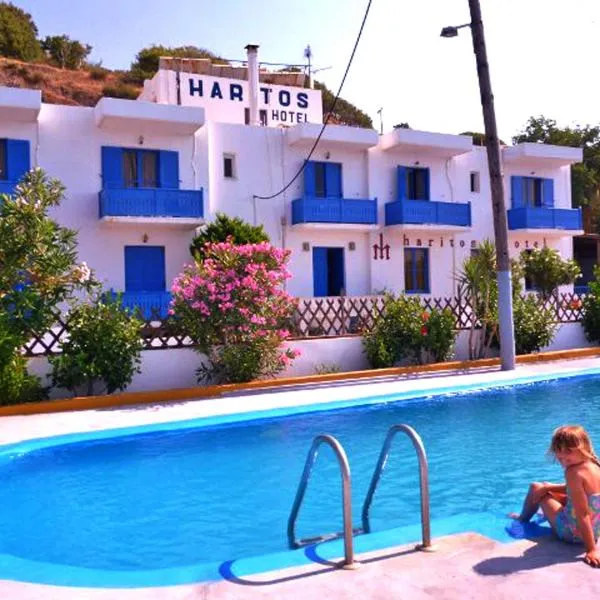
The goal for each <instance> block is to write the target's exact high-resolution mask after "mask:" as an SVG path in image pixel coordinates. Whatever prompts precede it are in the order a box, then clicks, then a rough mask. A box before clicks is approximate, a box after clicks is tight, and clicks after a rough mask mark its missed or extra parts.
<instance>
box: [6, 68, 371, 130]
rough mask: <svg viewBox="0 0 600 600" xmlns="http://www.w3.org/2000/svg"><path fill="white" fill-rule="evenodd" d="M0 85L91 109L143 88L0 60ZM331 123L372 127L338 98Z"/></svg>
mask: <svg viewBox="0 0 600 600" xmlns="http://www.w3.org/2000/svg"><path fill="white" fill-rule="evenodd" d="M0 85H4V86H9V87H18V88H30V89H41V90H42V101H43V102H46V103H48V104H67V105H71V106H94V105H95V104H96V102H98V100H99V99H100V98H102V97H103V96H109V97H113V98H131V99H134V98H136V97H137V95H138V94H139V93H140V92H141V90H142V86H141V85H139V84H138V83H137V81H136V80H135V78H133V77H132V76H131V74H130V73H129V72H127V71H110V70H108V69H103V68H101V67H87V68H82V69H77V70H74V69H59V68H58V67H53V66H51V65H48V64H43V63H31V62H22V61H19V60H14V59H10V58H2V57H0ZM315 87H317V88H318V89H321V90H322V92H323V112H324V115H325V114H327V111H328V110H329V108H330V107H331V105H332V104H333V98H334V97H333V94H332V93H331V92H330V91H329V90H328V89H327V88H326V87H325V86H324V85H322V84H320V83H318V82H315ZM330 123H333V124H335V123H340V124H344V125H351V126H355V127H372V126H373V124H372V122H371V119H370V118H369V117H368V115H366V114H365V113H364V112H362V111H361V110H359V109H358V108H356V107H355V106H354V105H352V104H351V103H350V102H347V101H346V100H343V99H342V98H340V99H339V100H338V103H337V106H336V111H335V114H334V115H333V117H332V119H331V120H330Z"/></svg>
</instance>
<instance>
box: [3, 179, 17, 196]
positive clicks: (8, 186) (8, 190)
mask: <svg viewBox="0 0 600 600" xmlns="http://www.w3.org/2000/svg"><path fill="white" fill-rule="evenodd" d="M16 185H17V182H16V181H0V194H12V193H13V192H14V191H15V186H16Z"/></svg>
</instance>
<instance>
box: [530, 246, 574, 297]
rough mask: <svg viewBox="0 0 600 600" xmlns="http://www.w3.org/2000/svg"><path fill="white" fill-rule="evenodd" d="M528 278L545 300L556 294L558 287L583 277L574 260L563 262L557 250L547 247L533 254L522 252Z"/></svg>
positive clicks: (536, 250) (533, 251)
mask: <svg viewBox="0 0 600 600" xmlns="http://www.w3.org/2000/svg"><path fill="white" fill-rule="evenodd" d="M519 260H520V262H521V265H522V267H523V272H524V275H525V276H526V277H528V278H529V279H531V283H532V285H533V287H534V288H536V290H537V291H539V293H540V294H541V296H542V297H543V298H544V299H547V298H549V297H550V296H551V295H552V294H554V292H556V290H557V288H558V286H560V285H568V284H570V283H573V282H574V281H575V280H576V279H577V278H578V277H580V276H581V269H580V268H579V265H578V264H577V263H576V262H575V261H574V260H563V259H562V258H561V256H560V254H559V252H558V251H557V250H554V249H553V248H548V247H547V246H545V247H544V248H541V249H535V250H532V251H531V252H521V256H520V258H519Z"/></svg>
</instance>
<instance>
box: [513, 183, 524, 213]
mask: <svg viewBox="0 0 600 600" xmlns="http://www.w3.org/2000/svg"><path fill="white" fill-rule="evenodd" d="M510 192H511V198H512V207H513V208H521V207H522V206H524V203H523V177H519V176H517V175H513V176H512V177H511V178H510Z"/></svg>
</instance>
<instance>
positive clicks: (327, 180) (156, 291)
mask: <svg viewBox="0 0 600 600" xmlns="http://www.w3.org/2000/svg"><path fill="white" fill-rule="evenodd" d="M248 48H249V51H248V58H249V60H248V65H249V67H248V69H246V68H245V67H244V68H234V67H229V66H227V67H217V66H211V65H210V63H209V62H208V61H204V60H182V59H180V60H175V59H164V60H161V69H160V70H159V72H158V73H157V74H156V75H155V76H154V78H153V79H152V80H150V81H147V82H146V84H145V86H144V91H143V93H142V94H141V96H140V98H139V99H138V100H121V99H112V98H103V99H101V100H100V101H99V102H98V104H97V105H96V106H95V107H93V108H92V107H75V106H60V105H53V104H44V103H42V102H41V93H40V92H39V91H36V90H24V89H15V88H0V139H1V140H2V141H1V142H0V191H2V192H8V193H10V191H11V189H12V188H13V186H14V184H15V183H16V181H18V179H19V178H20V177H21V175H22V174H23V173H24V172H25V171H26V170H28V169H29V168H31V167H38V166H39V167H41V168H43V169H44V170H45V171H47V172H48V174H49V175H51V176H52V177H57V178H59V179H60V180H61V181H62V182H63V183H64V185H65V186H66V188H67V192H66V197H65V199H64V201H63V203H62V204H61V206H60V207H59V208H57V209H56V211H55V213H54V214H53V216H54V217H55V218H56V219H57V220H58V221H59V222H60V223H62V224H63V225H66V226H68V227H72V228H75V229H76V230H78V232H79V237H78V239H79V258H80V260H85V261H87V262H88V264H89V265H90V266H91V267H92V268H93V269H95V271H96V274H97V276H98V278H99V279H100V280H102V281H103V282H104V284H105V286H106V287H107V288H112V289H114V290H120V291H124V292H125V299H126V302H127V303H128V304H138V305H140V306H142V307H146V309H147V308H148V307H149V306H152V305H156V306H161V307H162V310H163V312H164V311H165V307H166V305H167V302H168V290H169V288H170V284H171V281H172V280H173V278H174V277H175V276H176V275H177V274H178V273H179V272H180V271H181V269H182V267H183V265H184V264H185V263H187V262H190V260H191V257H190V254H189V245H190V242H191V241H192V239H193V237H194V234H195V231H196V229H197V228H198V227H199V226H200V225H202V224H203V223H204V222H205V221H210V220H211V219H212V218H213V217H214V215H215V213H217V212H224V213H226V214H228V215H231V216H239V217H241V218H243V219H244V220H246V221H249V222H251V223H254V224H262V225H264V227H265V229H266V231H267V233H268V235H269V236H270V238H271V241H272V243H273V244H275V245H278V246H281V247H284V248H289V249H290V250H291V251H292V255H291V262H290V269H291V272H292V274H293V278H292V279H291V280H290V281H289V282H288V291H289V292H290V293H291V294H293V295H296V296H309V297H310V296H328V295H329V296H335V295H340V294H347V295H351V296H357V295H367V294H373V293H377V292H379V291H381V290H382V289H387V290H391V291H395V292H401V291H404V292H406V293H418V294H422V295H432V296H451V295H453V294H454V289H455V282H454V279H453V275H454V274H455V273H456V272H457V271H458V270H459V269H460V267H461V265H462V262H463V260H464V259H465V258H466V257H468V256H469V254H470V252H471V251H472V249H474V248H476V247H477V244H478V243H479V242H481V241H482V240H484V239H485V238H493V224H492V209H491V196H490V189H489V178H488V171H487V163H486V152H485V148H481V147H476V146H473V144H472V139H471V137H468V136H460V135H449V134H441V133H431V132H425V131H416V130H412V129H395V130H394V131H391V132H390V133H387V134H385V135H382V136H380V135H378V133H377V132H376V131H374V130H370V129H359V128H353V127H345V126H338V125H328V126H327V127H326V128H325V131H324V133H323V136H322V138H321V140H320V142H319V145H318V146H317V148H316V151H315V152H314V154H313V156H312V158H311V161H310V162H309V163H308V164H307V165H306V168H305V169H304V171H303V173H302V174H301V175H300V176H299V177H298V178H297V179H296V180H295V181H294V183H293V184H292V185H291V186H290V187H289V188H288V189H287V190H286V191H285V192H284V193H282V194H280V195H278V196H276V197H274V198H270V199H263V198H261V197H268V196H271V195H273V194H275V193H277V192H278V191H279V190H281V188H283V187H284V186H285V185H286V184H287V183H288V182H289V181H290V180H291V179H292V177H293V176H294V175H295V174H296V173H297V172H298V171H299V170H300V169H301V167H302V165H303V163H304V160H305V158H306V156H307V154H308V151H309V149H310V148H311V147H312V145H313V143H314V142H315V140H316V138H317V136H318V135H319V132H320V131H321V123H322V119H323V113H322V105H321V92H320V91H318V90H314V89H308V88H304V87H302V85H303V75H301V74H295V73H287V74H281V73H279V74H277V73H264V72H260V74H259V71H258V68H257V62H256V61H257V57H256V47H253V46H249V47H248ZM502 159H503V170H504V185H505V192H506V203H507V210H508V224H509V243H510V249H511V253H512V254H513V255H515V256H516V255H518V254H519V253H520V252H521V251H523V250H526V249H532V248H536V247H541V246H543V245H548V246H550V247H553V248H556V249H558V250H559V251H560V253H561V255H562V256H563V257H565V258H570V257H571V256H572V248H573V240H572V238H573V236H575V235H580V234H581V233H583V231H582V218H581V212H580V210H579V209H573V208H572V206H571V184H570V165H571V164H573V163H575V162H578V161H580V160H581V159H582V151H581V150H580V149H576V148H565V147H558V146H548V145H539V144H530V143H524V144H519V145H517V146H513V147H510V146H507V147H504V148H503V149H502Z"/></svg>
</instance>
